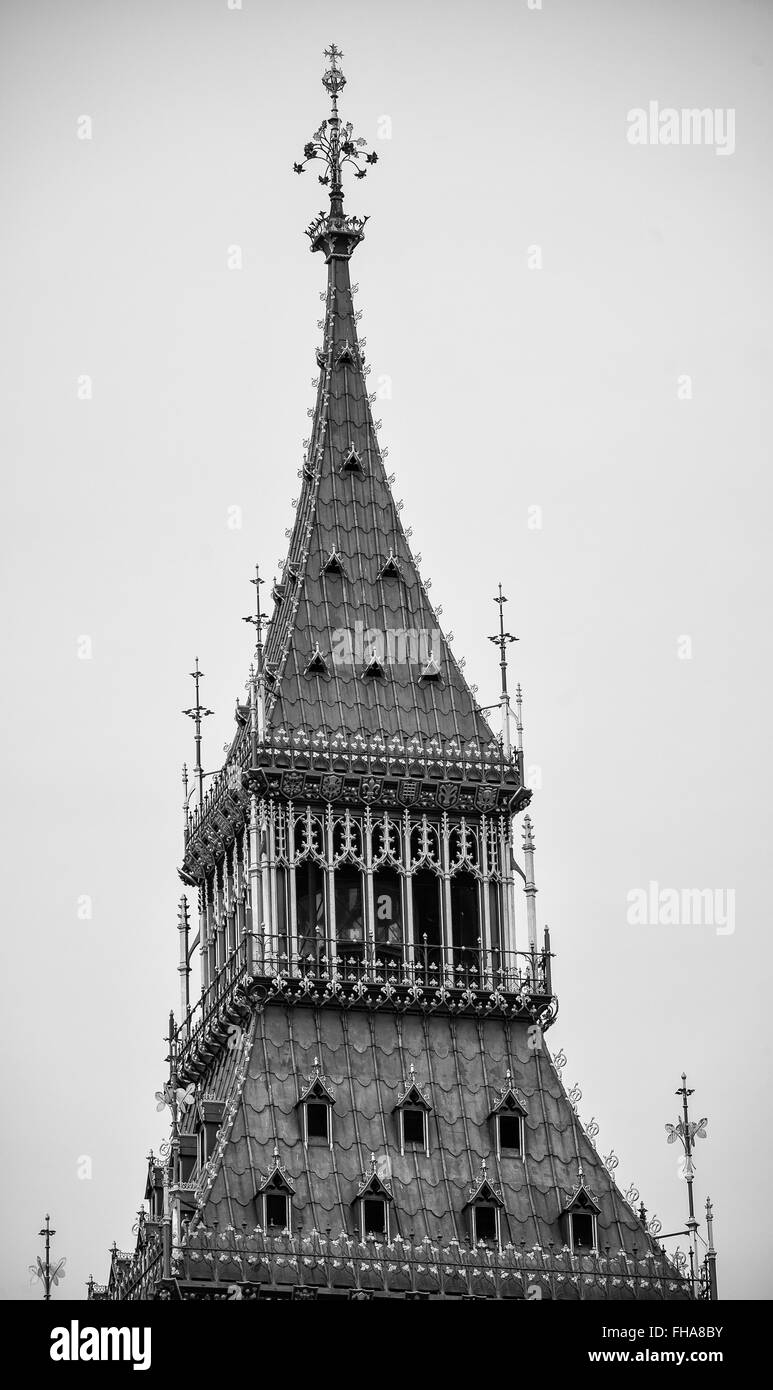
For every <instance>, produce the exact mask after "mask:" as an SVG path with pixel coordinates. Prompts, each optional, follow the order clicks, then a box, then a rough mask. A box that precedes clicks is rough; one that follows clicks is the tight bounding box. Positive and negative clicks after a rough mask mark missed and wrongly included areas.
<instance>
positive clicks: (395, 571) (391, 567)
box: [378, 550, 401, 579]
mask: <svg viewBox="0 0 773 1390" xmlns="http://www.w3.org/2000/svg"><path fill="white" fill-rule="evenodd" d="M378 577H379V579H399V578H400V577H401V574H400V566H399V565H398V563H397V561H396V559H395V557H394V553H393V552H392V551H391V550H390V552H389V554H388V555H387V558H386V560H385V561H384V563H383V565H382V566H381V569H380V570H379V572H378Z"/></svg>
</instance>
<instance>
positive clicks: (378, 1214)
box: [90, 45, 704, 1300]
mask: <svg viewBox="0 0 773 1390" xmlns="http://www.w3.org/2000/svg"><path fill="white" fill-rule="evenodd" d="M325 56H326V59H327V68H326V71H325V74H324V77H323V79H322V81H323V84H324V86H325V88H326V91H327V93H328V96H329V100H330V111H329V114H328V116H327V119H326V120H324V121H323V122H322V124H321V126H320V127H319V129H318V130H317V131H316V132H315V134H314V136H313V138H312V139H311V140H310V141H309V142H308V144H307V145H306V146H305V148H304V151H303V159H302V161H301V162H300V163H298V164H296V165H295V169H296V171H297V172H298V173H303V171H304V169H305V168H306V166H307V164H309V163H310V162H312V161H319V163H320V165H321V168H322V171H323V172H322V174H321V176H320V182H321V184H322V185H324V187H325V189H326V191H327V193H328V194H329V208H327V209H326V210H324V211H322V212H320V213H319V215H318V216H317V217H316V218H315V219H314V221H313V222H312V223H311V225H310V226H309V227H308V229H307V235H308V237H309V240H310V243H311V249H312V250H313V251H315V252H320V253H321V255H322V257H323V258H324V262H325V265H326V289H325V292H324V318H323V320H322V327H321V340H320V342H319V344H318V346H317V347H316V364H317V369H318V376H317V379H316V382H315V386H316V393H317V394H316V404H315V408H314V412H313V422H312V425H311V431H310V435H309V438H308V440H307V441H305V444H304V449H305V452H304V454H303V460H302V468H301V479H302V481H301V486H300V493H299V497H298V499H297V503H296V509H295V521H294V525H293V527H292V530H291V533H290V534H289V548H288V551H287V556H286V560H285V562H284V567H283V569H282V570H281V573H280V574H279V576H278V578H277V579H276V580H275V581H274V584H273V587H272V588H271V590H270V592H269V589H268V588H266V589H265V590H264V586H263V581H262V579H261V577H260V574H259V573H258V572H256V574H255V577H254V580H253V583H254V586H255V594H256V602H255V605H254V610H253V613H252V614H251V616H250V617H249V618H248V619H247V621H248V622H249V623H250V624H251V625H252V626H253V627H254V635H255V653H254V659H253V664H252V666H251V668H250V673H249V680H248V685H247V689H248V692H249V694H248V699H247V702H246V703H244V704H239V705H238V706H237V712H236V727H235V731H234V734H233V738H232V741H231V743H230V746H229V747H228V750H227V754H226V759H225V763H224V765H223V766H222V768H221V769H220V770H219V771H217V772H216V773H214V774H205V773H204V771H203V767H202V758H201V741H202V721H203V720H204V719H205V718H206V717H207V716H208V715H209V714H210V713H211V712H210V711H209V710H207V709H206V707H205V706H204V705H203V704H202V702H201V698H200V681H201V679H202V676H203V673H202V672H201V671H200V669H199V665H198V659H197V660H196V665H195V670H194V673H193V674H194V680H195V692H196V698H195V704H194V705H193V706H192V708H191V709H189V710H187V711H185V712H186V714H188V715H189V716H190V717H191V718H192V719H193V721H194V725H195V738H196V766H195V769H194V778H193V783H192V785H191V786H190V789H189V784H188V780H187V773H186V774H185V802H186V810H185V819H184V851H183V858H182V865H181V868H180V875H181V878H182V880H183V884H184V885H185V888H186V893H185V894H184V895H183V897H182V899H181V901H180V906H179V915H178V930H179V943H180V955H179V977H180V1003H179V1011H178V1016H177V1018H174V1017H172V1018H171V1019H170V1025H169V1034H168V1038H169V1053H168V1059H167V1060H168V1067H169V1071H168V1080H167V1082H166V1084H165V1086H164V1088H163V1090H162V1091H160V1092H159V1093H158V1096H157V1100H158V1105H159V1109H163V1108H167V1109H168V1112H169V1117H170V1125H171V1129H170V1138H169V1141H168V1143H166V1144H165V1145H164V1146H163V1148H162V1152H161V1154H160V1155H159V1156H156V1155H154V1154H151V1155H150V1156H149V1158H148V1162H147V1179H146V1187H145V1201H144V1206H143V1210H142V1211H141V1213H140V1219H139V1223H138V1227H137V1242H136V1248H135V1249H134V1250H133V1251H131V1252H126V1253H124V1252H121V1251H119V1250H117V1249H116V1248H115V1247H114V1248H113V1257H112V1264H111V1270H110V1275H109V1281H108V1284H107V1285H105V1286H102V1287H98V1286H96V1285H94V1284H92V1285H91V1287H90V1295H91V1297H94V1298H116V1299H146V1298H162V1299H180V1298H182V1299H198V1298H209V1299H211V1298H237V1299H257V1298H262V1299H263V1298H268V1299H304V1300H306V1299H317V1298H337V1299H348V1298H357V1299H366V1298H379V1299H381V1298H393V1299H395V1298H414V1299H416V1298H440V1299H452V1298H462V1299H471V1298H496V1299H515V1300H519V1299H521V1300H523V1299H535V1298H546V1299H560V1298H574V1299H579V1298H583V1299H614V1298H638V1297H641V1298H658V1299H663V1298H685V1299H689V1298H692V1297H696V1296H701V1290H702V1289H703V1287H704V1286H703V1284H702V1283H701V1276H700V1274H699V1272H698V1271H697V1270H693V1271H692V1272H691V1273H688V1272H687V1271H686V1269H685V1266H684V1264H680V1263H679V1262H677V1261H674V1260H673V1259H672V1258H671V1257H669V1256H668V1255H667V1254H666V1252H665V1250H664V1249H663V1247H662V1245H660V1244H659V1243H658V1241H657V1239H656V1237H655V1235H654V1234H653V1232H652V1230H651V1229H650V1227H649V1226H648V1223H647V1220H646V1213H645V1212H644V1210H643V1208H641V1209H639V1210H637V1209H636V1207H635V1203H634V1202H633V1201H632V1200H630V1199H629V1196H624V1195H623V1194H622V1193H621V1191H620V1190H619V1189H618V1187H617V1185H616V1183H615V1179H614V1165H612V1164H610V1163H607V1162H606V1161H605V1160H604V1159H603V1158H602V1156H601V1155H600V1153H599V1152H598V1151H597V1149H596V1147H595V1144H594V1138H595V1134H594V1132H593V1130H592V1128H590V1127H589V1129H587V1130H586V1129H585V1128H584V1126H583V1125H582V1123H581V1122H580V1119H579V1116H578V1114H577V1110H576V1103H575V1102H574V1100H573V1098H572V1095H571V1094H568V1093H567V1091H566V1089H565V1087H564V1084H563V1081H562V1067H561V1058H560V1054H559V1056H558V1057H557V1058H556V1059H555V1060H553V1059H552V1058H551V1056H550V1053H549V1051H548V1047H547V1041H546V1035H547V1033H548V1030H549V1028H550V1026H551V1024H552V1023H553V1021H554V1019H555V1016H556V1013H557V1001H556V996H555V994H554V989H553V957H552V951H551V942H550V938H549V934H548V932H547V930H545V931H544V932H542V933H540V932H539V931H538V926H537V911H536V887H535V878H534V851H535V840H534V828H533V825H532V822H531V819H530V816H529V814H528V807H529V802H530V799H531V792H530V790H529V789H528V788H527V787H526V786H525V785H524V755H523V737H522V733H523V721H522V717H521V712H522V696H521V689H520V686H518V687H517V690H516V695H515V709H514V710H513V708H512V707H511V703H510V695H509V692H508V686H507V653H508V649H509V646H510V643H511V642H513V641H514V640H515V639H514V638H513V636H512V635H511V634H510V633H509V632H507V631H506V630H505V623H504V607H503V605H504V603H505V602H506V600H505V596H504V595H503V593H502V589H501V586H500V588H499V593H498V596H497V599H496V602H497V604H498V606H499V619H498V631H497V632H496V633H495V634H494V635H493V636H492V639H491V640H492V642H494V643H495V645H496V646H497V648H498V650H499V657H500V668H501V695H500V698H499V701H498V704H499V706H501V729H499V731H498V732H495V731H494V729H493V728H492V727H491V726H490V725H489V723H488V722H487V717H486V712H485V711H484V710H482V709H481V708H480V706H479V705H478V703H477V701H476V695H475V689H474V687H473V688H471V687H470V686H469V685H468V683H467V680H466V677H465V673H464V669H463V662H460V661H457V659H456V658H455V656H454V654H453V652H452V650H451V645H450V642H451V638H450V635H449V634H447V633H445V632H444V631H443V628H442V624H441V617H440V610H439V609H436V608H435V607H434V606H433V603H432V601H431V600H430V598H429V594H428V589H429V584H428V583H426V582H425V581H424V580H423V579H422V578H421V576H420V572H419V557H418V556H416V555H415V554H414V553H413V550H412V547H411V532H410V530H407V529H406V528H405V526H404V524H403V519H402V515H401V510H402V507H401V504H399V503H396V502H395V500H394V498H393V495H392V491H391V480H390V478H389V477H388V476H387V472H386V467H385V461H384V456H385V453H386V451H385V450H382V448H381V447H380V445H379V441H378V433H377V431H378V425H377V423H374V420H373V416H372V412H371V407H372V405H373V403H374V399H375V397H374V396H373V395H371V394H369V389H368V374H369V371H370V368H369V367H368V366H367V364H366V361H365V354H364V350H363V349H364V344H363V343H362V342H361V341H360V334H359V319H360V314H359V312H358V311H356V310H355V307H354V295H355V288H356V287H353V286H352V283H351V280H350V270H349V263H350V260H351V257H352V255H353V253H354V252H355V250H356V249H357V247H358V246H359V243H360V242H361V241H362V240H363V237H364V235H365V224H366V220H367V219H366V218H365V217H362V216H357V215H354V214H353V213H351V212H347V211H346V210H345V209H344V194H343V177H344V174H345V172H346V171H347V169H348V170H349V171H350V172H351V173H352V174H353V175H354V177H355V179H358V180H360V179H363V178H364V177H365V175H366V173H367V172H368V171H369V170H370V168H371V166H372V165H374V164H375V162H376V158H377V156H376V154H375V153H371V152H368V151H367V149H366V146H365V141H364V140H362V139H360V138H358V137H356V136H355V134H354V131H353V129H352V126H351V125H350V124H345V123H344V122H343V121H342V118H341V116H340V115H339V111H338V102H339V98H340V96H341V93H342V90H343V88H344V85H345V78H344V74H343V71H342V69H341V62H340V60H341V57H342V54H341V53H340V51H339V50H338V49H337V48H336V46H335V45H332V46H331V47H330V48H329V49H328V50H327V51H326V54H325ZM264 594H265V596H264ZM265 610H267V611H265ZM491 708H492V709H495V708H497V706H492V707H491ZM497 722H498V721H497ZM511 729H512V730H513V734H512V737H511ZM189 899H190V902H189ZM194 907H195V910H197V918H196V917H195V916H193V910H194ZM192 916H193V920H192ZM194 981H195V983H194ZM685 1114H686V1112H685Z"/></svg>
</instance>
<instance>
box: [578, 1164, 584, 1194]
mask: <svg viewBox="0 0 773 1390" xmlns="http://www.w3.org/2000/svg"><path fill="white" fill-rule="evenodd" d="M577 1173H578V1176H579V1179H580V1187H584V1186H585V1173H584V1171H583V1166H582V1159H580V1160H579V1162H578V1164H577Z"/></svg>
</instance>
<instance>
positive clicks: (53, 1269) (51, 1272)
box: [29, 1212, 67, 1303]
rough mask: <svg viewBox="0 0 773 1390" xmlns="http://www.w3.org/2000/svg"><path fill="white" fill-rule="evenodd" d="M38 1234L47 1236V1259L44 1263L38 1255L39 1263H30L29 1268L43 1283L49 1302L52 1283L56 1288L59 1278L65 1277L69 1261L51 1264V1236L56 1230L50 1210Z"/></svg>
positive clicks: (44, 1293) (34, 1276)
mask: <svg viewBox="0 0 773 1390" xmlns="http://www.w3.org/2000/svg"><path fill="white" fill-rule="evenodd" d="M38 1235H41V1236H43V1237H44V1238H45V1242H46V1261H45V1264H44V1263H43V1261H42V1260H41V1258H40V1256H39V1255H38V1258H37V1263H36V1264H34V1265H30V1267H29V1268H30V1274H31V1275H32V1276H33V1278H35V1279H39V1280H40V1282H41V1284H42V1285H43V1298H44V1299H45V1301H46V1303H48V1302H50V1299H51V1285H52V1284H53V1285H54V1288H56V1285H57V1284H58V1283H59V1280H60V1279H64V1267H65V1265H66V1263H67V1260H66V1259H61V1260H57V1262H56V1264H55V1265H52V1264H51V1237H52V1236H55V1235H56V1231H52V1230H51V1217H50V1216H49V1215H48V1212H46V1224H45V1226H44V1227H43V1229H42V1231H39V1232H38Z"/></svg>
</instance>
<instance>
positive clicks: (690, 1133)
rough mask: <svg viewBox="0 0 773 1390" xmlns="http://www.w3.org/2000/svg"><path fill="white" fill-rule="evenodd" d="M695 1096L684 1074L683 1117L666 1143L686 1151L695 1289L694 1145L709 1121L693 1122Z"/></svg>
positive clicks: (679, 1090) (679, 1091)
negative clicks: (691, 1103)
mask: <svg viewBox="0 0 773 1390" xmlns="http://www.w3.org/2000/svg"><path fill="white" fill-rule="evenodd" d="M692 1094H693V1090H692V1088H691V1087H689V1086H688V1085H687V1074H686V1072H682V1084H681V1086H679V1087H678V1088H677V1090H676V1095H678V1096H681V1097H682V1116H681V1119H679V1120H677V1122H676V1124H675V1125H671V1124H667V1125H666V1142H667V1143H668V1144H675V1143H676V1141H677V1140H679V1142H680V1143H681V1145H682V1148H683V1149H684V1163H683V1164H682V1165H680V1173H681V1176H682V1177H683V1178H684V1179H685V1181H686V1183H687V1207H688V1213H689V1214H688V1217H687V1233H688V1236H689V1242H690V1244H689V1255H690V1280H691V1282H692V1284H693V1287H695V1282H696V1279H697V1269H698V1245H697V1237H696V1232H697V1229H698V1222H697V1220H696V1218H695V1203H694V1198H693V1182H694V1181H695V1164H694V1163H693V1159H692V1154H693V1145H694V1141H695V1140H696V1139H705V1138H706V1125H707V1124H708V1120H707V1119H706V1118H705V1116H704V1117H703V1118H702V1119H700V1120H691V1119H690V1112H689V1110H688V1107H687V1100H688V1097H689V1096H691V1095H692Z"/></svg>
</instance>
